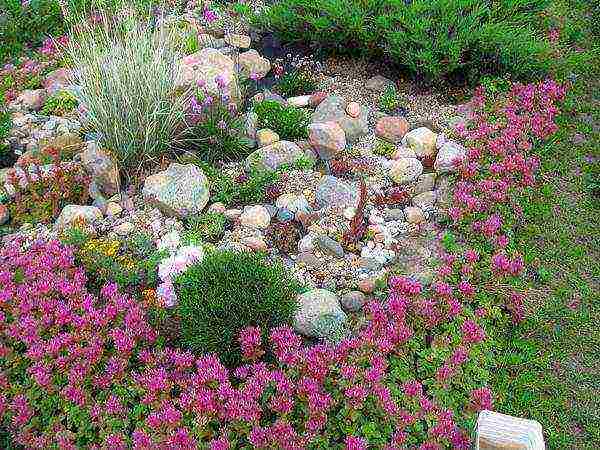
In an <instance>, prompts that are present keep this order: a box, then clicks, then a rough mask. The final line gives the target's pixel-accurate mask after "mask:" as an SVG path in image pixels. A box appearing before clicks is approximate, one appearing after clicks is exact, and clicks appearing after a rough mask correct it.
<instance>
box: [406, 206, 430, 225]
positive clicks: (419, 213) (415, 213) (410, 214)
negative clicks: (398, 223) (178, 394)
mask: <svg viewBox="0 0 600 450" xmlns="http://www.w3.org/2000/svg"><path fill="white" fill-rule="evenodd" d="M404 215H405V216H406V221H407V222H408V223H412V224H418V223H422V222H425V216H424V214H423V210H422V209H421V208H419V207H417V206H407V207H406V208H404Z"/></svg>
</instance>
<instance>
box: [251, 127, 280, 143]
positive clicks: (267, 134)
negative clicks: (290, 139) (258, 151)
mask: <svg viewBox="0 0 600 450" xmlns="http://www.w3.org/2000/svg"><path fill="white" fill-rule="evenodd" d="M256 142H257V144H258V147H259V148H261V147H266V146H267V145H272V144H274V143H275V142H279V135H278V134H277V133H275V132H274V131H273V130H270V129H269V128H263V129H261V130H258V131H257V132H256Z"/></svg>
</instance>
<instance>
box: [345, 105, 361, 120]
mask: <svg viewBox="0 0 600 450" xmlns="http://www.w3.org/2000/svg"><path fill="white" fill-rule="evenodd" d="M346 114H348V115H349V116H350V117H354V118H356V117H358V116H360V105H359V104H358V103H356V102H350V103H348V106H346Z"/></svg>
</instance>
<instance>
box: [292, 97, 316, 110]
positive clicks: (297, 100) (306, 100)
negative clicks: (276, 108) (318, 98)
mask: <svg viewBox="0 0 600 450" xmlns="http://www.w3.org/2000/svg"><path fill="white" fill-rule="evenodd" d="M311 97H312V96H311V95H300V96H297V97H290V98H288V99H287V102H288V105H292V106H297V107H298V108H304V107H306V106H310V99H311Z"/></svg>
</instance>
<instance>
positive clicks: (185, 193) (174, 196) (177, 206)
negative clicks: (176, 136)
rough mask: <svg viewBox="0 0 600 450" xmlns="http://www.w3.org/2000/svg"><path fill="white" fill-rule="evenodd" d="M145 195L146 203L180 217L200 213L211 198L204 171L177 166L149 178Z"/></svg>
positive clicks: (182, 165)
mask: <svg viewBox="0 0 600 450" xmlns="http://www.w3.org/2000/svg"><path fill="white" fill-rule="evenodd" d="M142 193H143V195H144V198H145V199H146V201H148V202H150V203H153V204H155V205H156V206H158V208H159V209H161V210H162V211H163V212H164V213H165V214H168V215H172V216H178V217H188V216H190V215H196V214H199V213H200V212H201V211H202V210H203V209H204V207H205V206H206V204H207V203H208V199H209V196H210V193H209V185H208V179H207V178H206V176H205V175H204V172H202V169H200V168H199V167H198V166H196V165H194V164H185V165H184V164H177V163H172V164H171V165H170V166H169V167H168V169H167V170H165V171H163V172H159V173H157V174H155V175H150V176H149V177H148V178H146V180H145V181H144V189H143V191H142Z"/></svg>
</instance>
